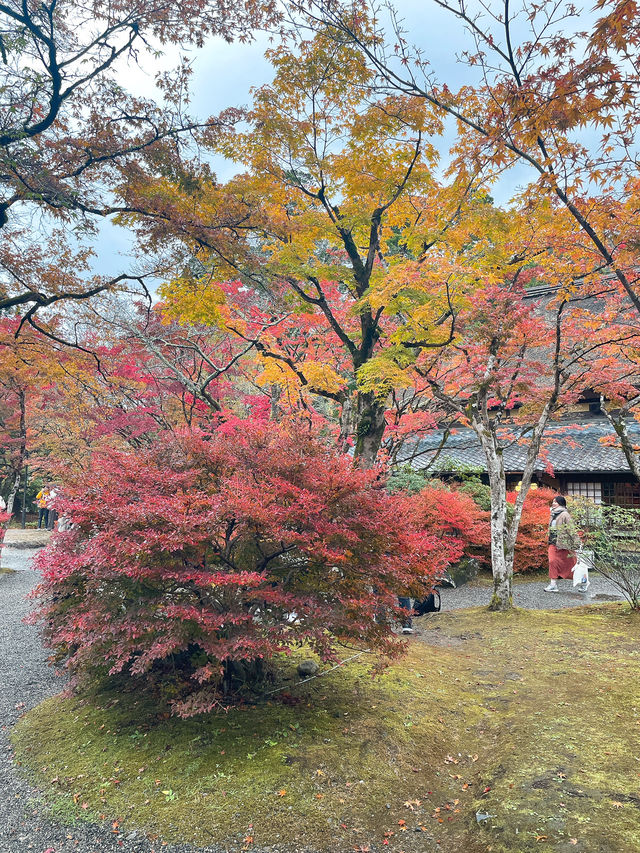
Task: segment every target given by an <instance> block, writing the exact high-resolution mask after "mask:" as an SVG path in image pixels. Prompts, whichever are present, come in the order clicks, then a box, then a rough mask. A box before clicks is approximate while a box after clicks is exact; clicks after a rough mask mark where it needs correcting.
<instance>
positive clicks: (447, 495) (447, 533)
mask: <svg viewBox="0 0 640 853" xmlns="http://www.w3.org/2000/svg"><path fill="white" fill-rule="evenodd" d="M413 500H414V504H415V507H416V512H417V515H418V519H419V525H420V526H421V527H423V528H424V529H426V530H429V531H430V532H431V534H432V535H434V536H437V537H438V538H439V539H440V540H441V543H443V544H444V546H445V547H446V549H447V555H448V559H449V561H450V562H457V561H458V560H460V559H461V558H462V557H464V556H479V557H480V558H481V559H484V556H485V555H484V549H485V548H486V547H487V546H488V544H489V513H488V512H486V511H485V510H483V509H481V508H480V507H479V506H478V504H477V503H476V502H475V501H474V500H473V498H472V497H471V495H469V494H466V493H465V492H462V491H459V490H458V489H451V488H449V487H448V486H446V485H445V484H444V483H442V484H436V483H434V484H433V485H429V486H427V487H426V488H424V489H422V491H420V492H419V493H418V494H417V495H416V496H415V498H414V499H413Z"/></svg>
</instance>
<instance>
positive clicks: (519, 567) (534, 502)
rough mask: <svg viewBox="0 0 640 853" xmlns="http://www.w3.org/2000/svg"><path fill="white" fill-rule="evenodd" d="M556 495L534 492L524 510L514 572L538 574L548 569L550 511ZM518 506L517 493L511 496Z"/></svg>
mask: <svg viewBox="0 0 640 853" xmlns="http://www.w3.org/2000/svg"><path fill="white" fill-rule="evenodd" d="M555 495H556V492H554V491H553V490H552V489H530V490H529V492H528V494H527V497H526V498H525V501H524V506H523V507H522V516H521V517H520V526H519V527H518V537H517V539H516V547H515V552H514V559H513V571H514V572H535V571H538V570H539V569H541V568H542V569H544V568H546V567H547V566H548V564H549V563H548V560H549V557H548V551H549V541H548V530H549V507H550V506H551V501H552V500H553V499H554V497H555ZM507 500H508V501H509V503H512V504H513V503H515V501H516V493H515V492H510V493H509V494H508V495H507Z"/></svg>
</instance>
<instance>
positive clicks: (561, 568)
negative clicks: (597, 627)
mask: <svg viewBox="0 0 640 853" xmlns="http://www.w3.org/2000/svg"><path fill="white" fill-rule="evenodd" d="M580 545H581V543H580V539H579V537H578V534H577V532H576V527H575V524H574V522H573V519H572V518H571V516H570V515H569V512H568V510H567V501H566V499H565V498H564V497H563V496H562V495H556V496H555V498H554V499H553V501H552V502H551V520H550V522H549V585H548V586H545V588H544V591H545V592H559V589H558V583H557V582H558V578H567V579H573V568H574V566H575V564H576V563H577V562H578V558H577V557H576V553H575V552H576V550H577V549H578V548H580ZM583 587H584V588H583ZM578 591H579V592H586V591H587V587H586V585H584V584H583V585H582V586H580V587H578Z"/></svg>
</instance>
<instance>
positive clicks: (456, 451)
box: [398, 404, 640, 507]
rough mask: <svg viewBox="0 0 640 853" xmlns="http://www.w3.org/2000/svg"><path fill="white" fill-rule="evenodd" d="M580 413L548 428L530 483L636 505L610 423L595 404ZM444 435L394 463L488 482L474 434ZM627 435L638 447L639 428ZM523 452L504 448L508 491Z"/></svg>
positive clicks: (637, 495) (637, 494) (636, 491)
mask: <svg viewBox="0 0 640 853" xmlns="http://www.w3.org/2000/svg"><path fill="white" fill-rule="evenodd" d="M584 409H585V410H584V411H578V412H572V413H570V414H569V415H566V416H565V417H563V418H561V419H558V420H555V421H553V422H552V423H551V424H550V425H549V427H548V429H547V432H546V434H545V441H544V446H543V450H542V451H541V454H540V457H539V458H538V461H537V463H536V471H535V475H534V482H536V483H538V484H539V485H544V486H548V487H549V488H552V489H555V490H556V491H557V492H559V493H561V494H564V495H581V496H583V497H587V498H590V499H591V500H593V501H594V502H595V503H605V504H616V505H618V506H626V507H640V483H638V482H637V481H636V480H635V479H634V477H633V476H632V475H631V472H630V471H629V466H628V465H627V461H626V459H625V457H624V454H623V453H622V451H621V450H620V449H619V448H618V447H617V446H613V445H612V444H611V443H610V442H613V440H614V439H615V437H616V436H615V433H614V431H613V429H612V427H611V425H610V424H609V422H608V420H607V419H606V417H605V416H604V415H602V414H600V413H599V410H598V408H597V406H595V405H593V404H592V405H591V410H589V404H584ZM447 432H448V431H447V430H445V429H440V430H435V431H434V432H433V433H431V434H430V435H428V436H426V437H425V438H423V439H421V440H420V441H418V442H417V443H416V444H414V445H413V446H411V447H408V448H407V450H406V451H405V452H404V453H403V454H401V456H400V458H399V459H398V463H399V464H405V465H410V466H411V467H412V468H413V469H414V470H415V471H422V472H425V473H426V472H427V471H429V472H431V473H433V474H434V475H437V476H440V477H444V478H446V479H449V478H452V477H456V476H459V475H460V474H461V473H467V474H469V473H473V472H475V473H477V474H478V476H480V478H481V479H483V480H485V481H487V477H486V474H485V471H486V467H485V462H484V454H483V452H482V448H481V447H480V443H479V441H478V438H477V436H476V434H475V433H474V432H473V430H472V429H469V428H464V427H462V428H457V429H452V430H451V431H450V434H447ZM505 432H506V431H505ZM629 432H630V434H631V435H637V437H638V444H640V424H638V423H636V422H635V421H634V422H632V423H631V424H630V425H629ZM525 454H526V447H525V446H522V445H519V444H517V443H512V444H507V446H506V447H505V449H504V457H503V458H504V466H505V472H506V474H507V487H508V488H510V489H512V488H515V486H516V485H517V484H518V482H519V480H520V478H521V476H522V470H523V465H524V459H525Z"/></svg>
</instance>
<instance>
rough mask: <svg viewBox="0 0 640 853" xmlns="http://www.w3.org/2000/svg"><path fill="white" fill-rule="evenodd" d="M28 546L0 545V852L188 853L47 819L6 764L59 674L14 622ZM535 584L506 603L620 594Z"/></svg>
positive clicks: (56, 686)
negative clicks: (1, 570) (13, 734)
mask: <svg viewBox="0 0 640 853" xmlns="http://www.w3.org/2000/svg"><path fill="white" fill-rule="evenodd" d="M34 553H35V552H34V551H33V550H30V551H27V550H20V549H16V548H4V549H3V553H2V563H3V565H4V566H6V567H8V568H13V569H15V570H16V571H15V573H14V574H7V575H0V608H1V612H2V622H1V624H0V684H2V685H3V689H2V690H1V691H0V853H27V851H33V853H160V851H162V853H192V851H194V850H195V849H196V848H194V847H192V846H191V845H175V844H174V845H165V844H161V843H160V842H157V841H156V842H151V841H149V840H148V839H146V838H145V837H144V836H143V835H142V834H137V833H128V834H127V833H123V834H118V835H116V834H114V833H112V832H110V831H109V830H106V829H104V828H103V827H101V826H95V825H93V824H78V825H77V826H72V827H68V826H62V825H60V824H58V823H56V822H54V821H52V820H49V819H48V818H47V813H46V809H45V807H44V805H43V802H42V798H41V796H40V794H39V793H38V791H36V790H34V789H33V788H32V787H31V786H30V785H29V784H28V783H27V782H26V780H25V779H24V778H23V777H22V776H21V775H20V774H19V773H17V772H16V770H15V769H14V767H13V763H12V752H11V745H10V742H9V731H10V728H11V726H12V725H13V724H14V723H15V722H16V721H17V719H18V717H19V716H20V715H21V714H23V713H24V712H25V711H26V710H29V709H30V708H32V707H33V706H34V705H37V704H38V703H39V702H41V701H42V700H43V699H45V698H46V697H47V696H50V695H52V694H53V693H57V692H59V691H60V690H61V689H62V680H61V678H60V677H58V676H56V675H55V673H54V671H53V669H52V668H51V667H49V666H48V665H47V663H46V653H45V651H44V650H43V648H42V646H41V644H40V641H39V638H38V634H37V631H36V629H34V628H32V627H29V626H27V625H24V624H23V622H22V619H23V617H24V616H25V615H26V614H27V612H28V610H29V606H30V605H29V602H27V601H25V596H26V595H27V593H28V592H29V591H30V590H31V589H32V588H33V587H34V586H35V584H36V583H37V580H38V576H37V574H36V573H35V572H33V571H31V569H30V564H31V560H32V559H33V556H34ZM562 583H563V582H561V584H562ZM543 587H544V584H543V583H540V582H539V581H537V582H526V581H518V582H517V583H516V585H515V591H514V604H516V605H517V606H518V607H527V608H538V609H543V608H544V609H550V608H560V607H575V606H580V605H583V604H587V603H592V602H597V601H602V600H618V599H619V598H620V596H619V595H617V594H616V592H615V590H614V589H613V588H612V587H611V586H610V585H608V584H607V582H606V581H605V580H604V579H603V578H600V577H598V576H595V577H594V578H593V579H592V586H591V588H590V590H589V594H588V595H586V596H585V595H582V594H580V593H578V592H573V590H572V589H571V584H570V582H569V581H564V587H561V588H562V591H561V592H560V593H558V594H555V595H554V594H550V593H545V592H543ZM491 593H492V590H491V587H490V586H487V585H486V584H483V583H479V582H475V583H470V584H467V585H465V586H463V587H460V588H459V589H443V590H442V608H443V610H452V609H456V608H461V607H473V606H477V605H482V604H488V603H489V600H490V598H491ZM197 849H198V850H199V851H200V853H204V851H208V853H221V848H219V847H211V846H207V847H205V848H197ZM254 853H260V851H258V850H256V851H254ZM270 853H278V850H277V848H275V847H272V848H270ZM300 853H302V851H300Z"/></svg>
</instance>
